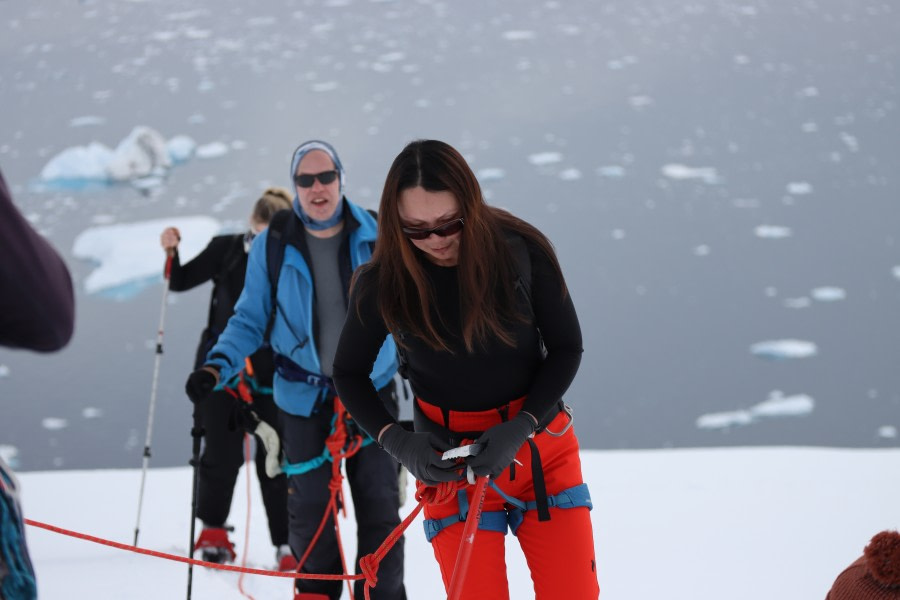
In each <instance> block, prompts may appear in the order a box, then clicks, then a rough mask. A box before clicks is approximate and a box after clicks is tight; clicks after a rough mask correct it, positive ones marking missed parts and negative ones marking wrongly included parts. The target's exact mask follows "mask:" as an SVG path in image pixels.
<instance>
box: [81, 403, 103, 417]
mask: <svg viewBox="0 0 900 600" xmlns="http://www.w3.org/2000/svg"><path fill="white" fill-rule="evenodd" d="M81 416H82V417H83V418H85V419H99V418H100V417H102V416H103V411H102V410H101V409H99V408H95V407H93V406H86V407H84V408H82V409H81Z"/></svg>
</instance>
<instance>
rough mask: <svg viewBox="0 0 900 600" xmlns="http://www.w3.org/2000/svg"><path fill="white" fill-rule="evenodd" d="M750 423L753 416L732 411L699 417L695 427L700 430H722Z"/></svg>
mask: <svg viewBox="0 0 900 600" xmlns="http://www.w3.org/2000/svg"><path fill="white" fill-rule="evenodd" d="M752 422H753V416H752V415H751V414H750V413H749V412H747V411H746V410H734V411H730V412H720V413H709V414H705V415H701V416H699V417H698V418H697V427H699V428H700V429H724V428H726V427H732V426H734V425H749V424H750V423H752Z"/></svg>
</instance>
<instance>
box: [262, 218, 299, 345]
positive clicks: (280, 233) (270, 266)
mask: <svg viewBox="0 0 900 600" xmlns="http://www.w3.org/2000/svg"><path fill="white" fill-rule="evenodd" d="M292 214H293V211H291V210H290V209H285V210H280V211H278V212H277V213H275V214H274V215H272V220H271V221H269V228H268V233H267V235H266V269H267V270H268V272H269V292H270V295H271V299H272V311H271V312H270V313H269V321H268V323H266V332H265V334H263V342H264V343H266V344H268V343H269V337H270V336H271V335H272V326H273V325H275V313H276V312H277V310H278V300H277V298H278V278H279V277H280V276H281V263H282V262H284V249H285V246H286V245H287V238H288V234H289V233H290V231H289V229H290V226H291V223H292V222H293V219H291V215H292Z"/></svg>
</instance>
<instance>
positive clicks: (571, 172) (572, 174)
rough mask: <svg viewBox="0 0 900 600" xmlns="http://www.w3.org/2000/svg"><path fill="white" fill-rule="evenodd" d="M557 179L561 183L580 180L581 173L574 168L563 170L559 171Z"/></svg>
mask: <svg viewBox="0 0 900 600" xmlns="http://www.w3.org/2000/svg"><path fill="white" fill-rule="evenodd" d="M559 178H560V179H562V180H563V181H576V180H578V179H581V171H579V170H578V169H576V168H574V167H572V168H568V169H564V170H562V171H560V173H559Z"/></svg>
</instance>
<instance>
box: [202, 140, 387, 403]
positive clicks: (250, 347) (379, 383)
mask: <svg viewBox="0 0 900 600" xmlns="http://www.w3.org/2000/svg"><path fill="white" fill-rule="evenodd" d="M318 144H321V142H316V145H315V146H314V148H313V149H320V148H319V147H318ZM309 145H310V144H309V143H307V144H305V145H303V146H301V147H300V148H298V149H297V151H295V157H294V160H293V161H292V165H291V166H292V169H296V164H297V163H299V158H298V156H297V155H298V154H300V155H301V156H302V151H303V149H304V148H305V147H308V146H309ZM307 151H308V150H307ZM335 158H336V155H335ZM334 162H335V164H336V166H338V168H339V170H340V171H341V172H342V173H343V169H342V168H341V167H340V163H339V161H338V160H335V161H334ZM292 176H293V170H292ZM341 182H342V183H343V176H342V177H341ZM342 201H343V211H344V220H345V223H347V225H348V227H347V228H346V229H345V231H344V232H343V233H342V234H341V235H344V236H346V237H345V240H344V244H345V245H346V246H345V249H346V250H349V257H350V265H351V267H352V268H353V269H354V270H355V269H356V268H357V267H359V266H360V265H361V264H363V263H365V262H367V261H368V260H369V258H371V255H372V250H371V245H372V243H373V242H374V241H375V236H376V223H375V219H374V218H373V217H372V215H371V214H369V212H368V211H366V210H365V209H363V208H361V207H359V206H356V205H355V204H352V203H351V202H350V201H349V200H347V198H343V199H342ZM296 204H298V203H296V202H295V210H296ZM347 213H349V214H347ZM291 218H295V219H299V218H300V217H299V216H297V215H296V214H295V215H292V216H291ZM353 221H355V223H354V224H356V225H358V226H355V227H350V226H349V225H351V223H353ZM298 225H300V224H299V223H298ZM268 235H269V230H268V229H266V230H265V231H263V232H262V233H260V234H259V235H258V236H257V237H256V239H254V240H253V245H252V246H251V248H250V255H249V257H248V259H247V274H246V277H245V279H244V290H243V291H242V292H241V296H240V298H238V301H237V303H236V304H235V307H234V315H233V316H232V317H231V318H230V319H229V321H228V325H227V326H226V328H225V331H223V332H222V334H221V335H220V336H219V339H218V341H217V342H216V345H215V346H213V348H212V349H211V350H210V351H209V354H208V355H207V358H206V364H208V365H212V366H214V367H216V368H217V369H218V370H219V375H220V381H228V380H229V379H230V378H231V377H233V376H234V375H235V374H237V373H238V372H240V370H241V369H242V368H243V367H244V357H246V356H249V355H251V354H253V352H255V351H256V350H257V349H258V348H259V347H260V345H262V343H263V338H264V336H265V330H266V326H267V324H268V322H269V316H270V314H271V312H272V290H271V284H270V282H269V272H270V270H269V268H268V265H267V264H266V263H267V260H268V259H267V256H266V255H267V253H266V240H267V239H268ZM276 301H277V303H278V310H277V311H276V313H275V321H274V323H273V326H272V332H271V334H270V340H269V343H270V344H271V346H272V350H273V351H274V352H275V353H276V354H281V355H283V356H286V357H287V358H289V359H290V360H291V361H293V362H294V363H295V364H297V365H299V366H300V367H302V368H303V369H305V370H306V371H309V372H310V373H314V374H320V373H322V366H321V363H320V362H319V352H318V349H317V346H316V340H315V333H314V332H315V322H316V316H315V314H314V313H313V307H314V305H315V290H314V287H313V278H312V273H311V271H310V268H309V265H308V264H307V261H306V259H305V258H304V256H303V254H302V253H301V252H300V250H299V249H297V248H296V247H295V246H293V245H291V244H287V245H286V246H285V251H284V260H283V261H282V266H281V271H280V273H279V276H278V297H277V299H276ZM396 371H397V348H396V346H395V344H394V340H393V339H392V338H391V337H390V336H387V337H386V338H385V342H384V344H383V345H382V346H381V350H380V351H379V353H378V357H377V359H376V360H375V364H374V366H373V368H372V373H371V374H370V378H371V380H372V384H373V385H374V386H375V389H376V390H380V389H381V388H383V387H384V386H386V385H387V384H388V383H389V382H390V381H391V379H392V378H393V376H394V373H396ZM323 379H324V377H323ZM272 387H273V390H274V395H275V404H277V405H278V407H279V408H281V409H282V410H284V411H285V412H287V413H289V414H292V415H298V416H303V417H308V416H309V415H311V414H312V413H313V412H314V411H315V410H316V409H317V408H318V404H319V402H320V401H321V400H322V399H323V398H324V397H325V396H326V394H327V389H326V388H323V387H320V386H315V385H310V384H309V383H306V382H303V381H288V380H287V379H285V378H284V377H282V376H281V375H280V374H279V373H278V372H277V371H276V373H275V377H274V381H273V386H272Z"/></svg>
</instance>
